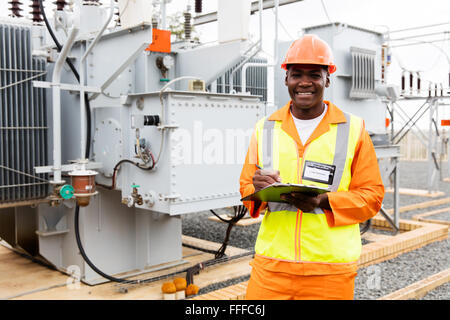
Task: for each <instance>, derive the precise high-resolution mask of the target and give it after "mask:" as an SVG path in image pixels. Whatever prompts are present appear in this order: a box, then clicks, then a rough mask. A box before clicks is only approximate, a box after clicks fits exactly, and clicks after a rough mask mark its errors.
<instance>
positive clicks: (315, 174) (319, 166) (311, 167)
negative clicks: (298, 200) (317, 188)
mask: <svg viewBox="0 0 450 320" xmlns="http://www.w3.org/2000/svg"><path fill="white" fill-rule="evenodd" d="M335 170H336V166H333V165H329V164H325V163H320V162H314V161H305V169H304V170H303V176H302V179H304V180H310V181H314V182H320V183H326V184H329V185H331V184H332V183H333V178H334V171H335Z"/></svg>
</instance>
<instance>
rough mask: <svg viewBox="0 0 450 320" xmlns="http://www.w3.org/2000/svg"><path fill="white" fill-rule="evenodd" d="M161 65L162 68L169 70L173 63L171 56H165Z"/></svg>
mask: <svg viewBox="0 0 450 320" xmlns="http://www.w3.org/2000/svg"><path fill="white" fill-rule="evenodd" d="M162 63H163V65H164V67H166V69H170V68H172V67H173V65H174V63H175V62H174V60H173V58H172V56H169V55H167V56H164V58H163V61H162Z"/></svg>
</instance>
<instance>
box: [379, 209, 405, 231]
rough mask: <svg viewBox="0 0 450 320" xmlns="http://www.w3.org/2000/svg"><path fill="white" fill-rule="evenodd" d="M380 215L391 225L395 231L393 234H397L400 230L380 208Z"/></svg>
mask: <svg viewBox="0 0 450 320" xmlns="http://www.w3.org/2000/svg"><path fill="white" fill-rule="evenodd" d="M380 213H381V214H382V215H383V217H384V218H385V219H386V221H387V222H388V223H389V224H390V225H391V227H392V228H393V229H394V230H395V232H398V231H399V230H400V229H399V227H397V226H396V225H395V222H394V221H393V220H392V218H391V216H390V215H389V213H387V211H386V210H385V209H384V208H383V206H381V208H380Z"/></svg>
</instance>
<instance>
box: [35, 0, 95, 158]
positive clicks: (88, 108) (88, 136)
mask: <svg viewBox="0 0 450 320" xmlns="http://www.w3.org/2000/svg"><path fill="white" fill-rule="evenodd" d="M39 7H40V9H41V12H42V18H43V19H44V23H45V26H46V27H47V31H48V33H49V34H50V36H51V37H52V39H53V42H54V43H55V45H56V47H57V49H58V52H61V50H62V45H61V44H60V43H59V41H58V39H57V38H56V36H55V33H54V32H53V30H52V27H51V26H50V23H49V22H48V19H47V15H46V14H45V10H44V5H43V0H39ZM66 62H67V64H68V65H69V68H70V70H72V73H73V75H74V76H75V78H76V79H77V81H78V83H80V75H79V74H78V71H77V70H76V69H75V66H74V65H73V63H72V61H70V59H69V58H66ZM84 101H85V105H86V122H87V124H88V125H87V126H86V151H85V155H84V157H85V158H86V159H89V153H90V149H91V106H90V103H89V97H88V94H87V93H85V94H84Z"/></svg>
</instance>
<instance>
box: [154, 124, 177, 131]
mask: <svg viewBox="0 0 450 320" xmlns="http://www.w3.org/2000/svg"><path fill="white" fill-rule="evenodd" d="M179 127H180V125H179V124H176V123H175V124H163V125H161V126H157V127H156V128H157V129H158V130H165V129H178V128H179Z"/></svg>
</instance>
